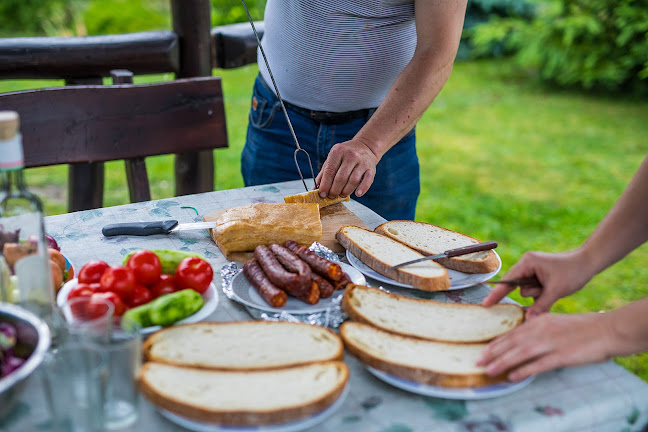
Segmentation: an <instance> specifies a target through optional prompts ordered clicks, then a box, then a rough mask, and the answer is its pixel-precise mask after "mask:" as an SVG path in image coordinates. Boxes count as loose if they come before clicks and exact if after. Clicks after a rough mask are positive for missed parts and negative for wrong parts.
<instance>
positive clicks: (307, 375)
mask: <svg viewBox="0 0 648 432" xmlns="http://www.w3.org/2000/svg"><path fill="white" fill-rule="evenodd" d="M348 378H349V371H348V369H347V366H346V365H345V364H344V363H343V362H338V361H334V362H323V363H313V364H309V365H303V366H298V367H291V368H284V369H276V370H270V371H237V372H233V371H216V370H204V369H196V368H190V367H182V366H174V365H168V364H162V363H156V362H147V363H145V364H144V365H143V366H142V368H141V369H140V373H139V375H138V386H139V389H140V391H141V392H142V393H143V394H144V396H146V398H147V399H149V400H150V401H151V402H152V403H153V404H155V405H157V406H158V407H161V408H162V409H165V410H167V411H170V412H172V413H174V414H177V415H180V416H182V417H185V418H188V419H192V420H197V421H201V422H208V423H214V424H217V425H223V426H254V425H270V424H276V423H284V422H288V421H292V420H297V419H300V418H304V417H307V416H309V415H312V414H315V413H317V412H320V411H322V410H324V409H325V408H327V407H329V406H330V405H332V404H333V403H334V402H335V401H336V400H337V399H338V398H339V397H340V395H341V394H342V392H343V390H344V387H345V384H346V382H347V381H348Z"/></svg>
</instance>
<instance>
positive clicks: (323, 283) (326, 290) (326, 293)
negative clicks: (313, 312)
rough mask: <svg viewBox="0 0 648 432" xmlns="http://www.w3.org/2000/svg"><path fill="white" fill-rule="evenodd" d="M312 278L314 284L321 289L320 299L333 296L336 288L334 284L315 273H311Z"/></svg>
mask: <svg viewBox="0 0 648 432" xmlns="http://www.w3.org/2000/svg"><path fill="white" fill-rule="evenodd" d="M311 278H312V279H313V282H315V283H316V284H317V286H318V287H319V296H320V298H329V297H331V296H332V295H333V291H335V287H334V286H333V284H331V282H329V281H327V280H326V279H324V278H323V277H322V276H320V275H318V274H317V273H314V272H313V273H311Z"/></svg>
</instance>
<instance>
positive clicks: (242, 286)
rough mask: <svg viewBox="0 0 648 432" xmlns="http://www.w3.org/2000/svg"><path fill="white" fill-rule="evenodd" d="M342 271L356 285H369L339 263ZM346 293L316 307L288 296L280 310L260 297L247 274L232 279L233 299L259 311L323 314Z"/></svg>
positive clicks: (347, 267)
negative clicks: (335, 300)
mask: <svg viewBox="0 0 648 432" xmlns="http://www.w3.org/2000/svg"><path fill="white" fill-rule="evenodd" d="M338 264H340V266H341V267H342V270H343V271H344V272H345V273H346V274H348V275H349V277H350V278H351V281H352V282H353V283H354V284H356V285H364V284H366V283H367V280H366V279H365V277H364V276H363V275H362V273H360V272H359V271H358V270H356V269H355V268H353V267H351V266H350V265H348V264H345V263H338ZM343 293H344V291H337V292H335V293H333V295H332V296H331V297H329V298H326V299H320V301H319V302H317V303H316V304H314V305H311V304H308V303H305V302H303V301H301V300H298V299H296V298H295V297H292V296H288V301H287V302H286V304H285V305H284V306H282V307H280V308H276V307H272V306H270V305H269V304H268V303H267V302H266V301H265V300H264V299H263V297H261V296H260V295H259V293H258V292H257V290H256V288H254V286H253V285H252V284H251V283H250V281H248V280H247V278H246V277H245V274H244V273H243V272H242V271H241V272H239V273H238V274H237V275H236V276H234V278H233V279H232V297H233V299H234V300H236V301H237V302H239V303H241V304H244V305H246V306H249V307H251V308H254V309H259V310H262V311H267V312H286V313H289V314H312V313H316V312H323V311H325V310H326V309H327V308H328V307H330V306H331V305H332V304H333V299H335V298H337V297H339V296H341V295H342V294H343Z"/></svg>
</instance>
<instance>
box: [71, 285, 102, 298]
mask: <svg viewBox="0 0 648 432" xmlns="http://www.w3.org/2000/svg"><path fill="white" fill-rule="evenodd" d="M95 292H96V291H95V290H93V289H92V288H91V287H90V285H88V284H87V283H78V284H76V286H75V287H74V288H72V289H71V290H70V293H69V294H68V296H67V298H68V300H69V299H73V298H75V297H90V296H91V295H92V294H94V293H95Z"/></svg>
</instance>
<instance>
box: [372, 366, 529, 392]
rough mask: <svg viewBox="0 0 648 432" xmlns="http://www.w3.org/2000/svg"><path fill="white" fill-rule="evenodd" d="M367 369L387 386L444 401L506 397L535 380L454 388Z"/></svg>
mask: <svg viewBox="0 0 648 432" xmlns="http://www.w3.org/2000/svg"><path fill="white" fill-rule="evenodd" d="M366 368H367V370H368V371H369V372H371V373H372V374H373V375H374V376H376V377H377V378H378V379H380V380H382V381H384V382H386V383H387V384H390V385H393V386H394V387H398V388H399V389H402V390H406V391H408V392H411V393H416V394H420V395H423V396H432V397H438V398H443V399H461V400H479V399H489V398H494V397H498V396H504V395H507V394H509V393H513V392H515V391H518V390H520V389H522V388H524V387H526V386H527V385H529V383H530V382H531V381H533V380H534V378H535V376H530V377H529V378H527V379H525V380H522V381H519V382H516V383H513V382H503V383H498V384H493V385H490V386H486V387H470V388H453V387H440V386H433V385H428V384H420V383H417V382H414V381H409V380H405V379H402V378H398V377H395V376H393V375H390V374H388V373H385V372H383V371H380V370H378V369H374V368H372V367H369V366H366Z"/></svg>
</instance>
